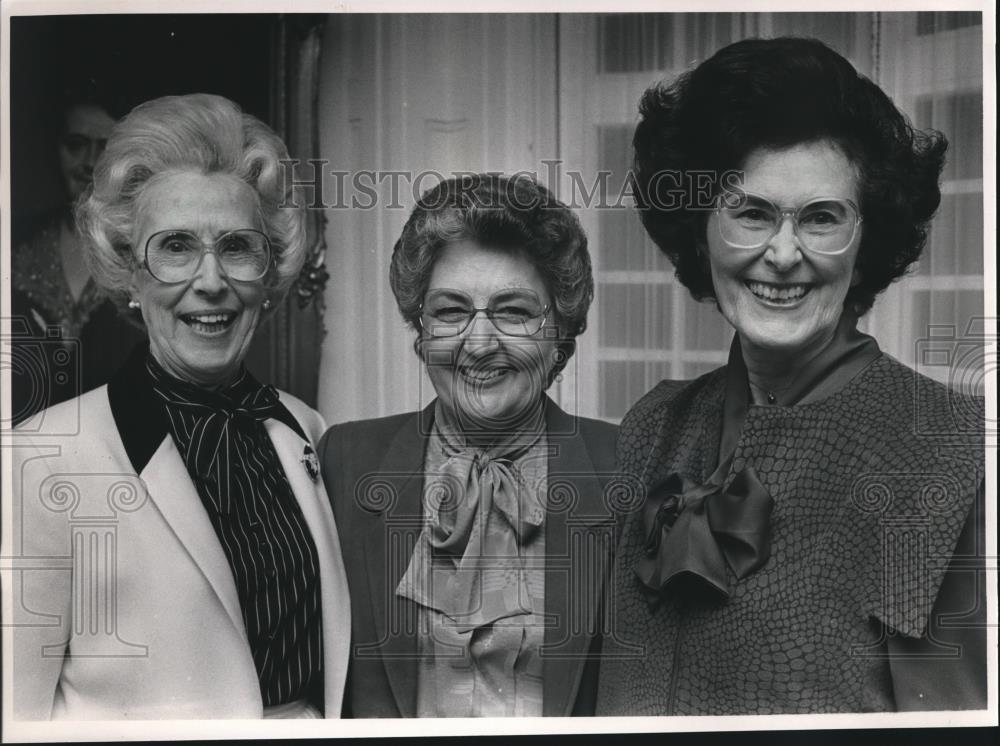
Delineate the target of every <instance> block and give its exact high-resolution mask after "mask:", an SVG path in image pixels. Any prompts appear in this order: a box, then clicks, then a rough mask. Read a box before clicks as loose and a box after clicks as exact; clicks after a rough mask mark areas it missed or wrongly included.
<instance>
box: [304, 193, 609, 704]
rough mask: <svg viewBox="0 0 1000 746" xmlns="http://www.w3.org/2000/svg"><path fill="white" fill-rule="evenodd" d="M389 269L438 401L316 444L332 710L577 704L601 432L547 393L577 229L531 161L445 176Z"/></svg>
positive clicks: (581, 250)
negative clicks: (329, 522)
mask: <svg viewBox="0 0 1000 746" xmlns="http://www.w3.org/2000/svg"><path fill="white" fill-rule="evenodd" d="M389 280H390V283H391V285H392V290H393V293H394V294H395V296H396V303H397V305H398V306H399V311H400V313H401V315H402V316H403V318H404V319H405V320H406V322H407V323H408V324H409V325H410V327H411V328H412V329H413V330H414V332H415V333H416V352H417V354H418V355H419V356H420V358H421V360H423V362H424V364H425V365H426V368H427V375H428V377H429V378H430V381H431V384H432V385H433V387H434V391H435V393H436V394H437V398H436V399H435V400H434V401H432V402H431V403H430V404H429V405H428V406H427V407H426V408H425V409H424V410H423V411H422V412H411V413H408V414H402V415H395V416H392V417H384V418H381V419H376V420H367V421H363V422H350V423H347V424H344V425H337V426H335V427H333V428H331V429H330V430H329V431H328V432H327V434H326V435H325V436H323V440H322V441H321V443H320V449H319V450H320V460H321V462H322V464H323V475H324V478H325V479H326V486H327V490H328V492H329V495H330V499H331V501H332V502H333V509H334V513H335V515H336V519H337V524H338V527H339V531H340V536H341V543H342V544H343V546H344V560H345V562H346V566H347V578H348V583H349V584H350V589H351V609H352V615H353V628H354V639H353V645H352V655H351V664H350V669H349V671H348V684H347V692H346V696H345V701H344V707H345V712H348V713H350V714H351V715H353V716H354V717H477V716H539V715H557V716H564V715H576V714H592V713H593V708H594V697H595V695H596V677H595V673H596V667H595V665H594V664H595V663H596V653H597V648H596V645H598V644H599V640H600V638H599V637H598V635H597V625H598V621H599V620H598V616H599V615H598V607H597V604H596V603H595V602H594V601H595V599H596V598H598V597H599V593H600V589H601V583H602V581H603V578H604V576H605V571H606V568H607V566H608V558H609V557H610V548H611V540H612V532H611V529H610V526H609V521H608V519H609V510H608V508H607V506H605V504H604V492H605V487H606V483H607V482H608V481H609V479H610V478H611V477H612V476H613V475H614V442H615V434H616V429H615V427H614V426H612V425H609V424H607V423H605V422H599V421H597V420H588V419H584V418H580V417H574V416H572V415H570V414H567V413H566V412H564V411H562V409H560V408H559V407H558V406H556V404H555V403H554V402H553V401H552V400H551V399H549V397H548V396H547V395H546V394H545V392H546V390H547V389H548V388H549V386H550V385H551V384H552V383H553V381H554V380H555V378H556V376H557V375H559V372H560V371H561V370H562V369H563V368H564V367H565V365H566V363H567V362H568V361H569V359H570V356H571V355H572V354H573V351H574V349H575V345H576V337H577V336H578V335H579V334H581V333H582V332H583V330H584V329H585V328H586V320H587V309H588V308H589V307H590V301H591V298H592V297H593V292H594V281H593V277H592V272H591V265H590V255H589V254H588V253H587V238H586V236H585V235H584V233H583V229H582V228H581V227H580V223H579V221H578V220H577V219H576V216H575V215H574V214H573V213H572V212H571V211H570V210H569V208H567V207H566V206H565V205H563V204H562V203H560V202H558V201H557V200H556V199H555V197H554V196H553V195H552V194H551V193H550V192H549V191H548V190H547V189H546V188H545V187H543V186H541V185H539V184H537V183H536V182H534V181H533V180H532V179H529V178H527V177H511V178H507V177H504V176H500V175H497V174H479V175H467V176H464V177H460V178H453V179H449V180H447V181H444V182H442V183H441V184H439V185H437V186H436V187H434V188H432V189H431V190H429V191H428V192H426V193H425V194H424V195H423V196H422V197H421V199H420V201H419V202H418V203H417V205H416V207H415V208H414V210H413V212H412V214H411V215H410V218H409V220H408V221H407V223H406V225H405V226H404V228H403V232H402V235H401V236H400V237H399V240H398V241H397V242H396V246H395V248H394V249H393V253H392V264H391V268H390V274H389ZM588 663H589V665H588Z"/></svg>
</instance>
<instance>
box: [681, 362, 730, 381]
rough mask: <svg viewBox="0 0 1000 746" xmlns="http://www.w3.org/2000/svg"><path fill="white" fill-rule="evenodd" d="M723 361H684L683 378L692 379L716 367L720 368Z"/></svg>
mask: <svg viewBox="0 0 1000 746" xmlns="http://www.w3.org/2000/svg"><path fill="white" fill-rule="evenodd" d="M723 365H725V363H685V364H684V378H686V379H690V380H693V379H695V378H698V377H700V376H703V375H705V374H706V373H711V372H712V371H713V370H715V369H716V368H721V367H722V366H723Z"/></svg>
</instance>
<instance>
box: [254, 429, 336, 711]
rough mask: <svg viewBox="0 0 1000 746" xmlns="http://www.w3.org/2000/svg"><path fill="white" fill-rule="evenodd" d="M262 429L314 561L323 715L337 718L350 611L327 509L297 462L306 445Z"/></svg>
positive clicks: (289, 433) (322, 493) (319, 486)
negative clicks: (296, 506)
mask: <svg viewBox="0 0 1000 746" xmlns="http://www.w3.org/2000/svg"><path fill="white" fill-rule="evenodd" d="M264 426H265V428H266V429H267V434H268V437H270V438H271V442H272V443H273V444H274V450H275V452H276V453H277V454H278V460H279V461H281V466H282V468H283V469H284V470H285V476H286V478H287V479H288V484H289V486H291V488H292V493H293V494H294V495H295V499H296V500H297V501H298V504H299V508H300V509H301V510H302V516H303V518H305V521H306V525H307V526H308V527H309V533H310V534H311V535H312V540H313V544H314V545H315V547H316V555H317V557H318V558H319V568H320V588H321V589H322V592H321V593H320V599H321V608H322V612H323V672H324V673H323V678H324V682H325V687H324V699H325V701H326V708H325V715H326V717H339V716H340V707H341V703H342V702H343V698H344V680H345V678H346V676H347V661H348V658H349V655H350V646H351V640H350V633H349V630H350V628H351V626H350V625H351V606H350V594H349V593H348V589H347V574H346V572H345V571H344V563H343V559H342V557H341V552H340V539H339V538H338V536H337V532H336V530H335V524H334V519H333V510H332V509H331V508H330V500H329V499H328V498H327V496H326V489H325V488H324V487H323V483H322V481H320V480H318V479H317V480H316V481H313V480H312V478H311V477H310V476H309V473H308V472H307V471H306V466H305V463H304V462H303V460H302V457H303V455H304V454H305V449H306V446H308V445H310V443H309V442H308V441H306V440H303V438H302V436H301V435H300V434H298V433H296V432H294V431H293V430H292V429H291V428H290V427H289V426H288V425H286V424H285V423H283V422H281V421H279V420H275V419H270V420H267V422H266V423H265V425H264Z"/></svg>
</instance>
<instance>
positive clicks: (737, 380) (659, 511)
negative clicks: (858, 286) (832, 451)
mask: <svg viewBox="0 0 1000 746" xmlns="http://www.w3.org/2000/svg"><path fill="white" fill-rule="evenodd" d="M857 323H858V318H857V316H855V315H854V314H852V313H850V312H847V311H845V312H844V313H843V314H842V316H841V319H840V322H839V324H838V326H837V331H836V333H835V335H834V338H833V340H832V341H831V343H830V344H829V345H828V346H827V347H826V349H824V350H823V351H822V352H821V353H820V354H819V355H817V356H816V357H815V358H814V359H812V360H811V361H809V362H808V363H807V364H806V365H805V366H804V367H803V369H802V370H801V371H800V372H799V375H798V376H797V378H796V380H795V382H794V383H793V385H792V386H791V387H790V388H789V389H788V390H787V391H785V392H783V394H782V396H781V398H780V399H779V400H778V404H779V405H781V406H793V405H795V404H806V403H808V402H810V401H817V400H820V399H822V398H825V397H826V396H828V395H829V394H830V393H832V392H833V391H836V390H838V389H839V388H840V387H841V386H843V385H844V383H845V381H849V380H851V379H852V378H853V377H854V376H856V375H858V374H859V373H860V372H861V371H862V370H864V369H865V368H866V367H867V366H868V365H869V364H870V363H871V362H872V361H873V360H875V359H876V358H877V357H878V356H879V355H880V354H881V353H880V351H879V348H878V345H877V344H876V342H875V340H874V339H872V338H871V337H869V336H868V335H866V334H862V333H861V332H859V331H858V330H857ZM726 374H727V375H726V399H725V404H724V406H723V415H722V435H721V438H720V442H719V458H718V462H717V464H718V465H717V466H716V468H715V470H714V471H713V472H712V474H711V475H710V476H709V477H708V478H707V479H705V480H704V482H702V483H701V484H698V483H696V482H693V481H692V480H690V479H688V478H687V477H686V476H684V475H682V474H678V473H676V472H674V473H671V474H669V475H668V476H667V477H666V479H664V480H663V481H661V482H658V483H657V484H655V485H652V486H651V487H650V488H649V489H648V490H647V496H646V502H645V504H644V506H643V512H642V527H643V531H644V533H645V536H646V544H645V552H644V556H642V557H641V558H640V559H639V561H638V562H637V563H636V566H635V573H636V575H637V576H638V578H639V580H640V581H641V582H642V584H643V585H644V586H645V587H646V589H647V590H648V591H650V592H651V595H650V602H651V603H653V604H656V603H657V602H658V599H659V597H660V594H661V593H663V592H665V591H667V589H668V588H669V587H670V586H672V585H675V584H677V582H678V581H682V582H681V584H684V585H686V586H687V589H688V590H689V591H692V589H708V590H709V591H710V592H714V593H716V594H717V595H718V596H719V597H721V598H728V597H729V595H730V587H729V586H730V579H729V572H730V571H731V572H732V575H733V577H735V578H736V579H737V580H742V579H743V578H745V577H747V576H749V575H751V574H753V573H754V572H756V571H757V570H758V569H760V568H761V567H763V566H764V564H765V563H766V562H767V560H768V559H769V558H770V556H771V513H772V511H773V509H774V500H773V499H772V498H771V495H770V493H768V491H767V488H766V487H765V486H764V485H763V484H761V482H760V480H759V479H758V477H757V473H756V471H754V468H753V466H752V465H751V464H747V465H746V466H744V467H743V468H742V469H740V471H739V472H737V473H735V474H730V473H729V472H730V469H731V467H732V464H733V460H734V457H735V455H736V449H737V445H738V444H739V437H740V432H741V430H742V429H743V423H744V421H745V420H746V418H747V414H748V412H749V409H750V389H749V383H748V374H747V369H746V365H745V364H744V361H743V353H742V349H741V347H740V338H739V335H736V337H734V338H733V344H732V347H731V348H730V351H729V362H728V364H727V366H726ZM727 568H728V571H727ZM693 592H697V591H696V590H695V591H693Z"/></svg>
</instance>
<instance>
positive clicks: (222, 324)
mask: <svg viewBox="0 0 1000 746" xmlns="http://www.w3.org/2000/svg"><path fill="white" fill-rule="evenodd" d="M237 315H238V314H237V312H236V311H216V312H211V313H185V314H181V316H180V319H181V321H182V322H184V323H185V324H187V325H188V326H189V327H190V328H191V329H192V331H194V332H195V333H196V334H201V335H204V336H207V337H214V336H218V335H220V334H225V333H226V332H227V331H228V330H229V329H230V328H232V325H233V321H235V320H236V317H237Z"/></svg>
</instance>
